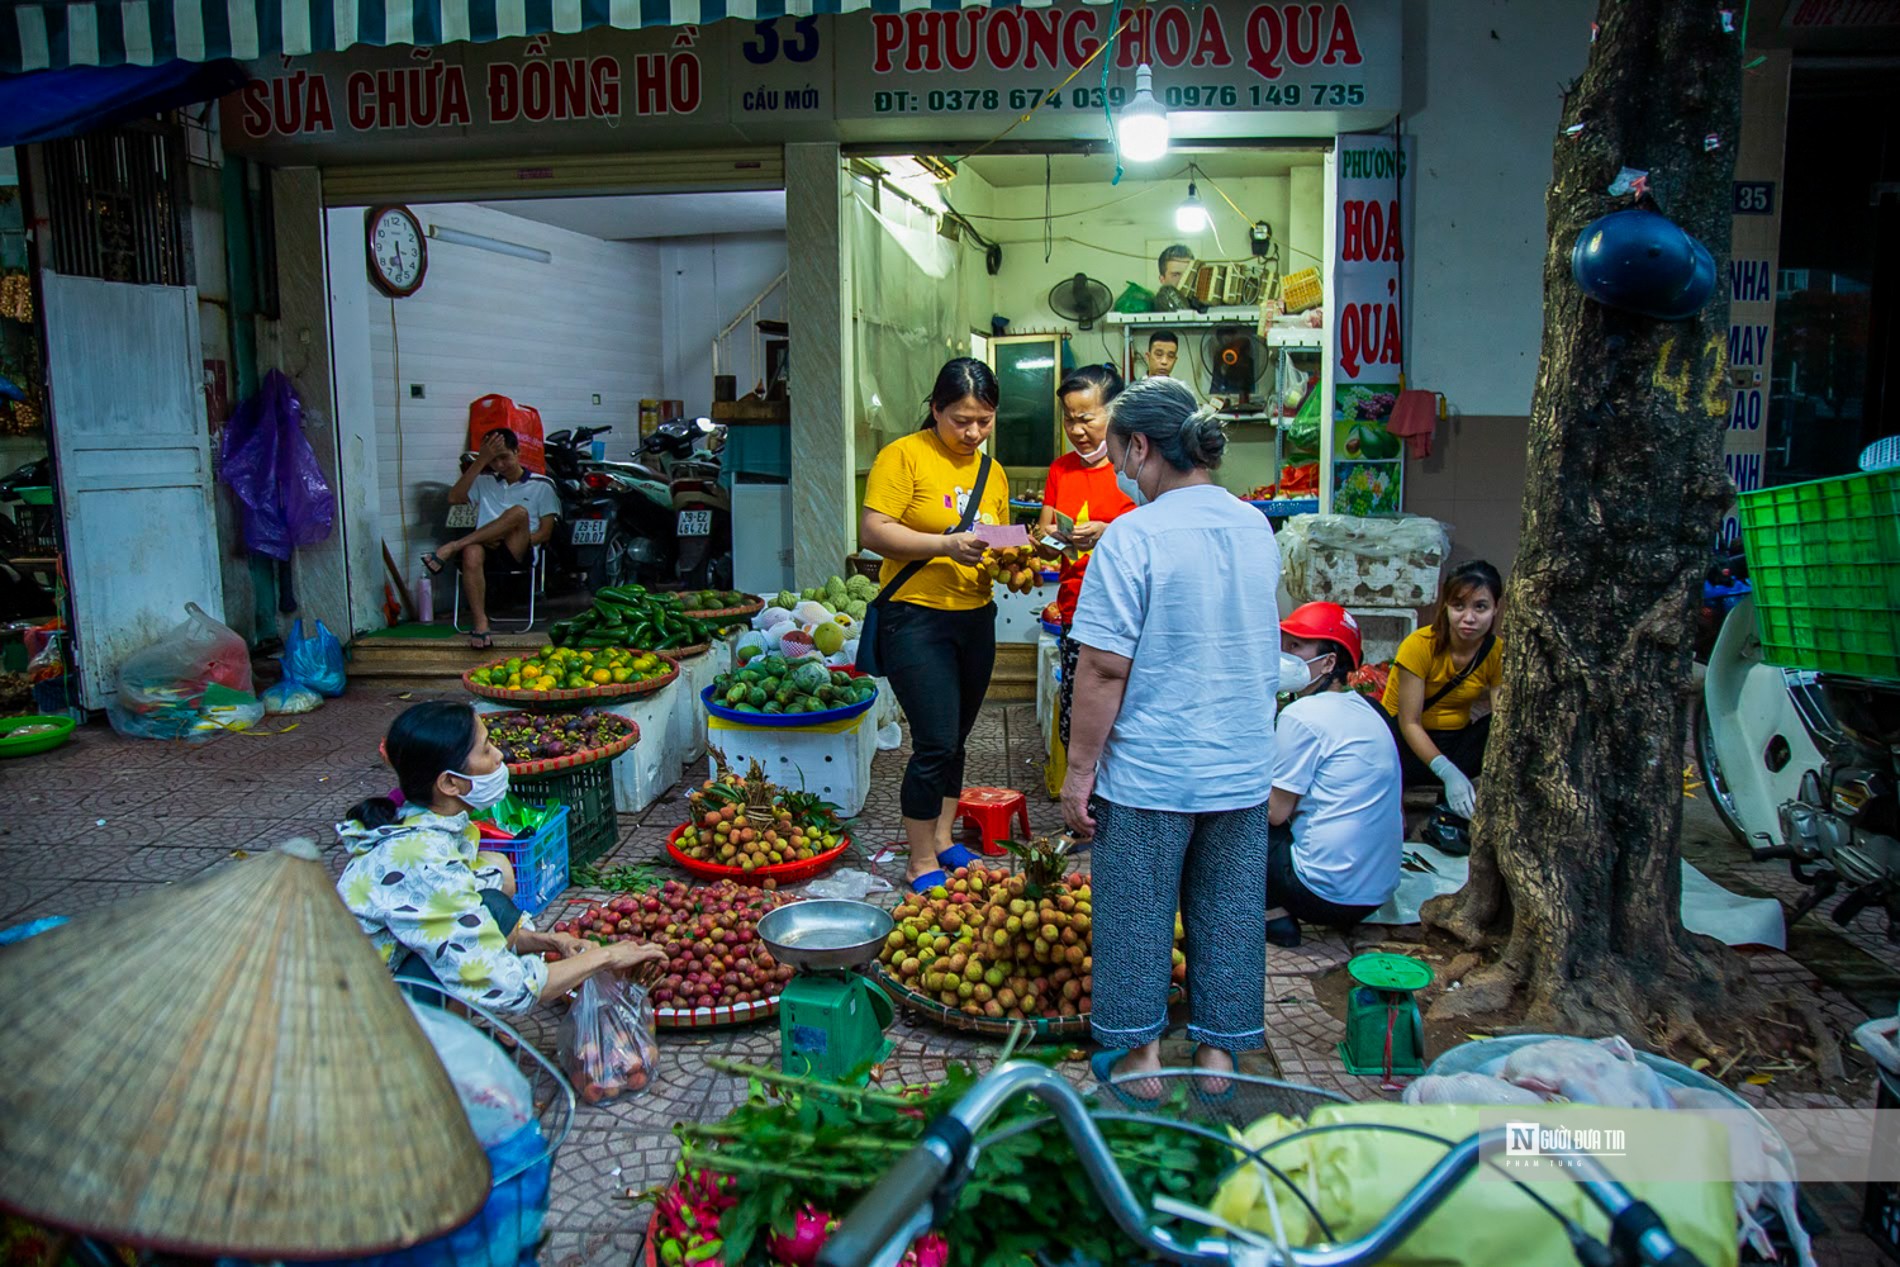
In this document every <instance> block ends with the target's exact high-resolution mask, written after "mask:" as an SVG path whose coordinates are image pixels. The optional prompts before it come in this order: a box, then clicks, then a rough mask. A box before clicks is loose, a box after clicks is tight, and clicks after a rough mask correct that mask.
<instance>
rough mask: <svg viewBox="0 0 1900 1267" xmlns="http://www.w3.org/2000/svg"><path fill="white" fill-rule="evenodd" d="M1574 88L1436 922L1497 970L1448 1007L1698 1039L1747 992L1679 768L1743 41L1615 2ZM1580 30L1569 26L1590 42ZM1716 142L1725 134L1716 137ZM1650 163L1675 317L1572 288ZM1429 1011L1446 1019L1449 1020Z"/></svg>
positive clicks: (1691, 18)
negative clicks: (1704, 264)
mask: <svg viewBox="0 0 1900 1267" xmlns="http://www.w3.org/2000/svg"><path fill="white" fill-rule="evenodd" d="M1598 18H1599V27H1598V33H1597V36H1596V39H1595V42H1594V44H1593V46H1592V48H1591V50H1590V61H1589V66H1588V68H1587V69H1586V70H1585V71H1584V74H1583V78H1582V79H1581V80H1580V81H1579V82H1578V83H1577V84H1576V85H1575V86H1574V87H1573V89H1572V90H1571V91H1570V93H1569V95H1568V99H1567V101H1566V103H1565V110H1564V118H1563V124H1564V125H1565V127H1566V128H1568V127H1569V126H1571V125H1576V124H1582V130H1581V132H1579V133H1577V134H1575V135H1571V134H1569V133H1568V132H1566V131H1560V132H1559V134H1558V136H1557V138H1556V143H1555V145H1556V156H1555V163H1554V170H1553V179H1552V182H1551V186H1550V193H1549V196H1548V199H1547V204H1546V206H1547V216H1548V229H1549V235H1550V244H1549V248H1548V251H1547V253H1546V256H1545V260H1544V338H1543V351H1542V360H1541V363H1540V367H1539V372H1538V381H1537V390H1536V396H1535V399H1534V402H1533V404H1532V410H1531V429H1530V454H1529V478H1528V481H1527V486H1526V489H1525V494H1524V519H1523V529H1522V535H1521V539H1520V545H1519V550H1518V556H1517V563H1516V566H1515V568H1514V570H1513V574H1512V577H1511V579H1510V582H1509V584H1508V585H1507V587H1506V594H1505V601H1504V607H1503V613H1502V621H1503V624H1502V630H1501V641H1502V643H1503V649H1504V650H1503V656H1504V664H1503V684H1502V687H1501V690H1500V692H1499V695H1498V699H1497V716H1496V718H1495V720H1494V721H1493V723H1492V731H1491V742H1490V748H1489V751H1488V753H1487V755H1486V757H1485V767H1484V778H1483V779H1482V780H1481V781H1480V783H1479V795H1478V809H1477V816H1476V819H1475V821H1474V824H1473V842H1472V854H1471V879H1470V882H1469V883H1468V884H1467V885H1466V887H1465V888H1464V889H1463V890H1461V891H1460V892H1458V893H1456V894H1452V895H1450V896H1448V897H1445V898H1441V899H1437V900H1436V901H1434V902H1433V903H1431V904H1430V905H1429V906H1428V907H1427V911H1426V922H1427V924H1428V925H1430V926H1436V927H1439V928H1442V929H1444V930H1446V931H1448V932H1450V933H1452V934H1453V935H1455V936H1457V937H1458V938H1460V939H1461V940H1463V941H1464V942H1465V943H1466V944H1467V945H1470V946H1473V947H1478V946H1488V947H1492V948H1497V947H1500V946H1501V949H1502V953H1501V955H1500V956H1499V957H1498V959H1497V960H1496V961H1495V962H1494V963H1492V964H1490V965H1489V966H1488V967H1486V968H1485V969H1482V970H1480V971H1479V972H1477V973H1474V974H1472V975H1471V976H1470V977H1468V978H1466V980H1465V982H1464V984H1463V987H1462V989H1461V990H1460V992H1459V993H1457V994H1448V995H1446V996H1444V997H1443V998H1442V1000H1441V1007H1442V1008H1444V1009H1447V1010H1449V1012H1450V1013H1451V1014H1476V1013H1479V1012H1485V1011H1496V1010H1499V1009H1504V1008H1513V1007H1517V1006H1522V1007H1523V1008H1524V1010H1525V1013H1526V1015H1525V1021H1526V1024H1527V1025H1529V1026H1532V1027H1539V1028H1541V1027H1546V1026H1548V1027H1551V1028H1556V1029H1563V1030H1567V1031H1570V1032H1578V1031H1593V1030H1594V1031H1598V1032H1601V1031H1603V1030H1606V1029H1611V1028H1614V1029H1619V1030H1622V1031H1624V1032H1626V1033H1631V1034H1632V1036H1634V1035H1636V1034H1639V1033H1642V1032H1643V1031H1644V1030H1645V1029H1646V1028H1648V1026H1649V1024H1650V1023H1651V1022H1653V1021H1654V1020H1655V1019H1656V1018H1657V1017H1660V1018H1661V1021H1662V1022H1663V1025H1664V1027H1665V1028H1666V1029H1667V1030H1668V1031H1669V1037H1671V1038H1676V1037H1683V1036H1688V1037H1691V1038H1693V1039H1695V1040H1698V1041H1703V1042H1706V1040H1705V1039H1703V1037H1702V1033H1701V1031H1700V1030H1699V1029H1698V1028H1697V1027H1696V1025H1695V1019H1694V1018H1695V1015H1696V1014H1697V1013H1701V1014H1703V1015H1704V1016H1707V1015H1709V1014H1710V1013H1711V1012H1712V1011H1713V1010H1714V1009H1715V1008H1716V1006H1717V1005H1718V1004H1719V1003H1720V1002H1721V997H1722V993H1723V992H1724V991H1728V990H1734V989H1745V988H1746V973H1745V971H1744V970H1743V969H1742V968H1741V966H1740V963H1739V960H1738V959H1737V958H1736V957H1735V956H1733V955H1730V954H1728V953H1726V951H1725V950H1724V949H1723V948H1721V947H1719V946H1717V945H1716V944H1715V943H1713V942H1708V941H1706V940H1703V939H1696V938H1692V937H1691V936H1690V935H1689V934H1687V933H1685V932H1684V930H1683V928H1682V921H1681V914H1680V910H1681V895H1682V880H1681V869H1680V859H1681V848H1680V842H1679V839H1678V836H1679V832H1680V829H1681V825H1682V777H1683V776H1682V772H1683V766H1684V756H1683V753H1684V747H1685V738H1686V735H1687V726H1688V713H1687V707H1686V706H1687V704H1688V702H1689V691H1690V668H1691V657H1692V653H1693V643H1694V639H1693V621H1694V611H1695V604H1694V591H1695V588H1696V584H1697V582H1698V580H1699V578H1700V576H1701V574H1702V573H1703V571H1704V570H1705V569H1706V567H1707V560H1708V554H1709V549H1710V545H1711V543H1712V541H1713V540H1714V537H1715V533H1716V529H1717V525H1718V523H1719V521H1720V517H1721V515H1722V513H1723V511H1724V509H1725V508H1726V506H1727V504H1728V502H1729V500H1730V497H1731V492H1732V490H1731V488H1730V485H1729V481H1728V478H1727V476H1726V475H1725V474H1724V472H1723V468H1722V460H1721V459H1722V435H1723V430H1724V425H1725V420H1726V418H1727V413H1728V400H1729V393H1728V390H1727V388H1726V385H1725V378H1726V369H1727V332H1728V320H1727V314H1728V301H1727V292H1726V287H1725V285H1724V284H1723V283H1725V282H1726V279H1727V263H1728V243H1729V216H1730V189H1731V181H1732V177H1733V173H1734V156H1735V151H1736V145H1737V135H1738V132H1739V128H1740V99H1741V74H1742V72H1741V45H1740V40H1739V37H1738V36H1736V35H1734V34H1730V33H1727V32H1725V31H1724V30H1723V29H1722V24H1721V20H1720V13H1719V10H1718V7H1717V6H1715V5H1712V4H1708V3H1705V2H1704V0H1650V2H1648V3H1641V4H1630V3H1627V2H1624V3H1618V2H1616V0H1604V2H1603V3H1602V4H1601V6H1600V8H1599V14H1598ZM1580 38H1581V35H1580ZM1707 137H1713V138H1715V142H1714V144H1713V147H1711V145H1710V144H1707V143H1705V139H1704V138H1707ZM1622 167H1632V168H1638V169H1646V170H1647V171H1648V173H1649V199H1650V200H1651V201H1646V202H1644V203H1643V204H1642V205H1648V206H1651V207H1652V208H1653V209H1654V210H1657V211H1660V212H1662V213H1663V214H1665V215H1667V216H1669V217H1670V218H1671V219H1673V220H1674V221H1675V222H1676V223H1677V224H1679V225H1681V226H1682V227H1683V228H1684V229H1686V230H1687V231H1688V232H1689V233H1691V234H1693V235H1694V236H1695V237H1697V238H1699V239H1700V240H1701V241H1702V243H1703V244H1704V245H1705V246H1707V247H1708V248H1709V250H1710V252H1711V253H1712V254H1713V255H1714V256H1715V259H1716V261H1717V278H1718V284H1717V296H1716V297H1715V298H1714V299H1713V300H1711V302H1710V303H1709V304H1707V305H1706V306H1705V307H1704V308H1703V309H1702V311H1701V312H1700V313H1698V314H1697V315H1696V316H1695V317H1694V318H1693V319H1691V320H1688V321H1680V322H1663V321H1656V320H1652V319H1650V318H1647V317H1643V316H1638V315H1635V314H1631V313H1626V312H1620V311H1615V310H1612V309H1609V308H1605V307H1602V306H1600V305H1598V304H1597V303H1595V302H1593V301H1591V300H1590V299H1588V298H1586V297H1585V296H1584V294H1583V292H1582V291H1581V290H1580V289H1579V288H1578V287H1577V285H1576V283H1575V282H1574V281H1573V280H1572V278H1571V273H1570V251H1571V246H1572V244H1573V243H1575V242H1576V240H1577V235H1578V233H1579V232H1580V231H1581V230H1582V229H1583V227H1584V226H1585V225H1586V224H1588V223H1589V222H1590V221H1591V220H1593V219H1595V218H1596V217H1598V216H1600V215H1603V214H1606V213H1608V212H1611V211H1617V210H1621V209H1624V208H1627V207H1630V206H1632V205H1638V203H1637V200H1636V199H1633V198H1631V197H1629V196H1619V197H1612V196H1611V195H1610V194H1609V193H1608V192H1607V190H1608V188H1609V186H1610V184H1611V182H1612V181H1614V180H1615V178H1616V176H1617V172H1618V169H1620V168H1622ZM1441 1014H1444V1013H1442V1012H1441Z"/></svg>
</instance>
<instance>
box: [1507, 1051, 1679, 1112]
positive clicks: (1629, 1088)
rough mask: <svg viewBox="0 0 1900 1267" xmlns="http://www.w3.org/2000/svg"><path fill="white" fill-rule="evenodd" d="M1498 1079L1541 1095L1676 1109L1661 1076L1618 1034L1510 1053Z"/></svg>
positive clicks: (1622, 1106)
mask: <svg viewBox="0 0 1900 1267" xmlns="http://www.w3.org/2000/svg"><path fill="white" fill-rule="evenodd" d="M1498 1076H1499V1077H1501V1078H1503V1079H1504V1081H1506V1082H1509V1083H1513V1084H1515V1085H1517V1086H1519V1087H1522V1088H1524V1089H1525V1090H1527V1091H1534V1092H1536V1093H1537V1094H1538V1095H1541V1096H1545V1097H1552V1096H1562V1097H1563V1098H1564V1099H1566V1100H1572V1101H1575V1102H1576V1103H1578V1104H1599V1105H1602V1106H1603V1107H1605V1108H1612V1109H1667V1108H1672V1107H1674V1106H1673V1104H1672V1103H1671V1102H1670V1099H1669V1092H1668V1091H1667V1090H1666V1089H1665V1088H1664V1086H1663V1082H1662V1079H1661V1078H1659V1077H1657V1076H1656V1073H1655V1071H1654V1070H1653V1069H1650V1068H1649V1067H1648V1066H1647V1065H1643V1064H1640V1063H1638V1062H1637V1059H1636V1052H1635V1050H1634V1049H1633V1048H1631V1047H1630V1045H1629V1044H1628V1043H1626V1042H1624V1041H1623V1040H1622V1039H1621V1038H1604V1039H1599V1040H1598V1041H1597V1042H1594V1043H1593V1042H1590V1041H1588V1040H1586V1039H1581V1038H1552V1039H1549V1040H1547V1041H1545V1042H1541V1043H1532V1044H1530V1045H1529V1046H1526V1047H1520V1048H1518V1049H1517V1050H1516V1051H1514V1052H1512V1053H1511V1054H1510V1056H1509V1057H1508V1058H1507V1059H1506V1060H1505V1062H1504V1068H1503V1069H1502V1070H1500V1071H1499V1075H1498Z"/></svg>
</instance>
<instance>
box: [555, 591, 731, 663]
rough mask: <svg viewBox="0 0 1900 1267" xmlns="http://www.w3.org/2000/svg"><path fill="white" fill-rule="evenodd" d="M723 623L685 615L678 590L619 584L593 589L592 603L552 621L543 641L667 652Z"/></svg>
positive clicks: (703, 638)
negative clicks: (649, 589)
mask: <svg viewBox="0 0 1900 1267" xmlns="http://www.w3.org/2000/svg"><path fill="white" fill-rule="evenodd" d="M726 623H727V622H725V621H720V620H699V619H696V618H695V617H692V616H688V615H686V614H685V612H684V610H683V609H682V608H681V607H680V599H679V595H677V594H649V593H647V591H646V587H645V586H642V585H622V586H618V587H616V588H610V589H604V590H601V591H599V592H598V593H596V594H595V595H594V605H593V606H592V607H591V608H589V609H588V610H586V611H584V612H582V613H581V614H580V615H578V616H576V617H574V619H572V620H562V621H557V622H555V624H554V625H553V626H551V627H550V628H549V629H548V639H549V641H551V642H553V643H554V645H555V646H557V647H635V648H638V649H639V650H642V651H671V650H674V649H675V648H677V647H696V646H698V645H700V644H701V643H703V642H710V641H712V639H713V638H714V637H715V636H717V635H718V634H719V633H720V632H721V631H722V630H723V629H724V628H725V625H726Z"/></svg>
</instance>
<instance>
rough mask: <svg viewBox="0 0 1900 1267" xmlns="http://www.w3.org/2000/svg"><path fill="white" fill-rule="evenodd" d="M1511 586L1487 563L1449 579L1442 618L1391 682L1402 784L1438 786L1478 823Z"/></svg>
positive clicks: (1422, 634) (1403, 648) (1422, 635)
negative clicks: (1502, 618) (1503, 609)
mask: <svg viewBox="0 0 1900 1267" xmlns="http://www.w3.org/2000/svg"><path fill="white" fill-rule="evenodd" d="M1503 599H1504V578H1503V577H1501V576H1499V575H1498V570H1497V569H1496V568H1494V567H1492V566H1491V565H1490V564H1489V563H1486V562H1484V560H1482V559H1474V560H1473V561H1471V562H1470V563H1464V564H1460V565H1459V566H1458V567H1457V568H1455V569H1454V570H1453V571H1452V574H1451V575H1450V576H1448V577H1446V578H1445V585H1444V588H1443V589H1442V590H1441V591H1440V592H1439V595H1438V615H1437V616H1436V617H1434V618H1433V620H1432V623H1431V625H1430V627H1429V628H1425V629H1420V630H1417V631H1415V632H1413V633H1411V634H1409V635H1407V637H1406V639H1405V641H1404V642H1402V643H1400V644H1399V653H1398V655H1397V656H1395V657H1394V658H1393V665H1392V675H1391V676H1390V677H1388V678H1387V679H1386V684H1385V698H1384V700H1383V701H1382V702H1383V703H1384V704H1385V711H1386V714H1387V716H1388V718H1389V719H1390V720H1391V723H1392V729H1393V733H1394V735H1395V736H1396V738H1397V741H1398V745H1399V766H1400V769H1401V772H1402V773H1401V777H1402V779H1403V780H1404V782H1405V783H1406V784H1407V785H1408V786H1409V785H1411V784H1414V783H1423V782H1425V781H1426V780H1427V779H1437V780H1438V781H1439V782H1441V783H1443V784H1444V785H1445V804H1446V805H1447V806H1449V807H1450V808H1451V811H1452V812H1453V813H1454V814H1457V815H1459V816H1460V817H1462V818H1470V817H1471V810H1472V807H1473V805H1474V804H1475V803H1476V801H1477V793H1476V791H1475V790H1474V789H1473V788H1472V786H1471V781H1472V780H1473V779H1475V778H1477V777H1478V771H1479V770H1480V768H1482V766H1483V765H1484V746H1485V741H1486V740H1488V739H1489V738H1490V736H1491V714H1490V713H1489V712H1488V711H1487V712H1486V713H1485V715H1484V716H1483V717H1481V718H1479V719H1478V720H1477V721H1475V722H1474V721H1472V720H1471V710H1472V707H1473V706H1474V705H1476V704H1478V703H1480V702H1482V703H1483V704H1485V705H1486V707H1487V709H1488V708H1489V706H1490V703H1491V696H1492V692H1494V691H1495V690H1497V685H1498V679H1499V676H1500V672H1501V668H1502V665H1503V662H1504V655H1503V651H1502V649H1501V648H1500V647H1499V645H1498V640H1497V618H1498V604H1499V603H1500V602H1502V601H1503Z"/></svg>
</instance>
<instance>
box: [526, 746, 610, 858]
mask: <svg viewBox="0 0 1900 1267" xmlns="http://www.w3.org/2000/svg"><path fill="white" fill-rule="evenodd" d="M613 768H614V767H613V762H611V761H595V762H593V763H591V764H589V765H583V766H573V767H570V768H568V769H566V770H557V771H555V772H554V773H552V774H511V775H510V776H509V781H510V782H511V783H513V784H515V785H516V789H517V790H518V791H519V792H520V793H521V796H522V798H523V799H525V800H533V801H553V802H558V803H559V804H562V805H565V806H567V808H568V822H567V865H568V870H569V871H570V872H571V871H572V870H573V869H574V868H575V867H584V866H587V865H588V864H589V863H591V862H593V861H594V860H595V859H597V858H599V857H600V856H601V855H602V854H604V853H606V852H607V851H608V850H609V849H612V848H613V847H614V838H615V836H616V834H617V832H618V824H617V823H616V821H615V819H614V815H615V813H616V812H617V810H618V808H619V807H618V806H617V805H616V804H615V803H614V775H613Z"/></svg>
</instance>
